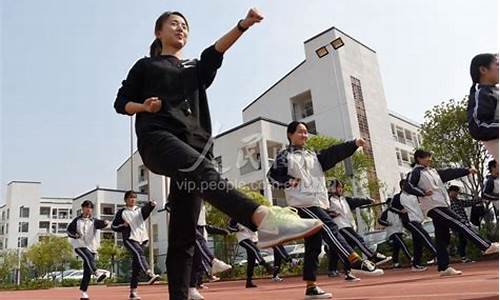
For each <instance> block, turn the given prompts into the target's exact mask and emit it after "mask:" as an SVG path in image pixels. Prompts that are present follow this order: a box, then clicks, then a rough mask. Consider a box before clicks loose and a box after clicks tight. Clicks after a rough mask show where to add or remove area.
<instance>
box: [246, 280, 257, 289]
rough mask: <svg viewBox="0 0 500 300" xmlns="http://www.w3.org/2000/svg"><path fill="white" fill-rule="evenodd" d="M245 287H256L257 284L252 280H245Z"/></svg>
mask: <svg viewBox="0 0 500 300" xmlns="http://www.w3.org/2000/svg"><path fill="white" fill-rule="evenodd" d="M245 287H246V288H247V289H249V288H256V287H257V286H256V285H255V284H254V283H253V282H252V281H247V284H246V285H245Z"/></svg>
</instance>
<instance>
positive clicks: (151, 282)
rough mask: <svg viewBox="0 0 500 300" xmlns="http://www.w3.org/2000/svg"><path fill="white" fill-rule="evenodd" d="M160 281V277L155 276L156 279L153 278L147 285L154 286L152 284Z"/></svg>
mask: <svg viewBox="0 0 500 300" xmlns="http://www.w3.org/2000/svg"><path fill="white" fill-rule="evenodd" d="M158 279H160V276H155V277H153V278H151V279H150V280H149V281H148V282H146V284H148V285H152V284H154V283H155V282H156V281H158Z"/></svg>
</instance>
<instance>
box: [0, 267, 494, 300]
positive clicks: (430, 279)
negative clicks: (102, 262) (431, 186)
mask: <svg viewBox="0 0 500 300" xmlns="http://www.w3.org/2000/svg"><path fill="white" fill-rule="evenodd" d="M454 267H455V268H456V269H460V270H462V271H464V274H463V275H461V276H456V277H448V278H441V277H439V274H438V273H437V271H436V269H435V266H432V267H431V268H429V270H428V271H427V272H422V273H413V272H411V271H410V270H409V269H408V268H405V269H400V270H386V272H385V275H384V276H382V277H363V278H362V280H361V281H360V282H358V283H346V282H345V281H344V280H343V279H342V278H335V279H330V278H328V277H326V276H321V277H320V278H319V280H318V283H319V284H320V286H321V288H323V289H324V290H326V291H328V292H332V293H333V296H334V298H333V299H357V300H361V299H384V300H386V299H404V300H409V299H426V300H434V299H436V300H437V299H439V300H442V299H498V260H490V261H483V262H477V263H473V264H466V265H463V264H455V265H454ZM255 283H256V284H257V285H258V286H259V287H258V288H254V289H245V288H244V282H243V281H232V282H218V283H212V284H208V286H209V288H208V289H204V290H202V293H203V295H204V296H205V299H207V300H234V299H239V300H253V299H258V300H299V299H304V284H303V282H302V280H301V279H300V278H298V277H292V278H285V281H283V282H280V283H274V282H271V280H270V279H261V280H256V281H255ZM138 291H139V294H140V296H141V297H142V299H143V300H160V299H161V300H166V299H168V296H167V287H166V286H165V285H155V286H140V287H139V290H138ZM89 295H90V297H91V300H126V299H128V289H127V287H122V286H120V287H105V286H91V287H90V289H89ZM0 299H1V300H25V299H37V300H45V299H47V300H55V299H57V300H59V299H68V300H71V299H79V291H78V288H77V287H74V288H56V289H49V290H36V291H5V292H0Z"/></svg>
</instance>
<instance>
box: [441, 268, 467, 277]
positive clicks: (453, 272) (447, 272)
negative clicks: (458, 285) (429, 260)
mask: <svg viewBox="0 0 500 300" xmlns="http://www.w3.org/2000/svg"><path fill="white" fill-rule="evenodd" d="M439 274H440V275H441V276H443V277H444V276H455V275H462V271H458V270H455V269H453V268H452V267H448V268H447V269H446V270H444V271H440V272H439Z"/></svg>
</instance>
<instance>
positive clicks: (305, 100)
mask: <svg viewBox="0 0 500 300" xmlns="http://www.w3.org/2000/svg"><path fill="white" fill-rule="evenodd" d="M290 102H291V104H292V119H293V120H294V121H299V120H302V119H304V118H307V117H309V116H312V115H313V114H314V107H313V103H312V95H311V91H306V92H304V93H302V94H299V95H297V96H295V97H292V98H290Z"/></svg>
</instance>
